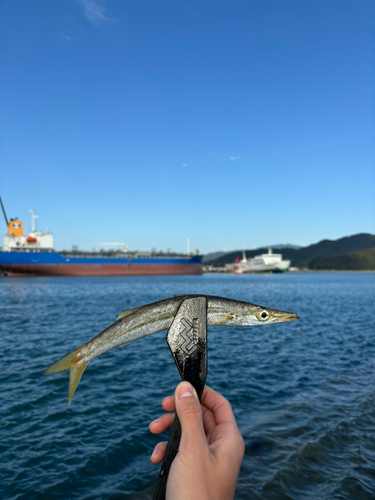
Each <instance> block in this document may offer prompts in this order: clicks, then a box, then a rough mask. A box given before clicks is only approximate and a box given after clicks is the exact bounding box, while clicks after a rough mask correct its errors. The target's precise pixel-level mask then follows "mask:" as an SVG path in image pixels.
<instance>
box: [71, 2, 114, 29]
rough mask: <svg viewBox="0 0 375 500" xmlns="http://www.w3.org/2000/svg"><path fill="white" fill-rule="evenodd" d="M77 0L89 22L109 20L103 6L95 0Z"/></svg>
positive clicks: (96, 22)
mask: <svg viewBox="0 0 375 500" xmlns="http://www.w3.org/2000/svg"><path fill="white" fill-rule="evenodd" d="M78 1H79V3H80V4H81V5H82V7H83V13H84V14H85V16H86V17H87V19H88V20H89V21H90V22H91V23H93V24H99V23H101V22H104V21H108V20H109V18H108V17H107V16H106V15H105V8H104V7H103V6H101V5H99V4H98V2H97V1H96V0H78Z"/></svg>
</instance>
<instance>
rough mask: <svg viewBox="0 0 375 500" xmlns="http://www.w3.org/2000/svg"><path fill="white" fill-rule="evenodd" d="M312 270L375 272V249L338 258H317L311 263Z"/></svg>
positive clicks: (338, 256) (337, 256) (345, 254)
mask: <svg viewBox="0 0 375 500" xmlns="http://www.w3.org/2000/svg"><path fill="white" fill-rule="evenodd" d="M309 268H310V269H327V270H328V269H329V270H331V269H332V270H337V271H375V248H366V249H365V250H359V251H358V252H350V253H344V254H343V255H336V256H323V257H315V258H314V259H311V261H310V262H309Z"/></svg>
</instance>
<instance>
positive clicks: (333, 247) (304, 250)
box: [207, 233, 375, 267]
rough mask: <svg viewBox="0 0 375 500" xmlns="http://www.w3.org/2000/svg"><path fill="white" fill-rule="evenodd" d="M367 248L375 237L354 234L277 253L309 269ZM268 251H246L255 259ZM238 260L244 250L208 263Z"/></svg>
mask: <svg viewBox="0 0 375 500" xmlns="http://www.w3.org/2000/svg"><path fill="white" fill-rule="evenodd" d="M367 248H375V235H373V234H369V233H360V234H354V235H353V236H346V237H345V238H340V239H338V240H322V241H319V243H314V244H313V245H309V246H307V247H301V248H297V249H296V248H290V247H288V246H286V247H285V248H282V249H280V250H277V252H280V253H282V255H283V259H290V260H291V261H292V264H291V265H292V266H296V267H307V266H309V263H310V261H311V260H312V259H314V258H315V257H322V256H337V255H343V254H346V253H351V252H357V251H359V250H365V249H367ZM267 250H268V249H267V248H258V249H256V250H245V252H246V257H254V256H255V255H259V254H261V253H267ZM237 258H240V259H241V258H242V250H236V251H234V252H229V253H226V254H224V255H221V256H220V257H218V258H216V259H213V260H212V261H210V262H207V264H211V265H214V266H218V267H221V266H224V265H225V264H229V263H231V262H234V261H235V259H237Z"/></svg>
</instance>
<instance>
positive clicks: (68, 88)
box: [0, 0, 375, 253]
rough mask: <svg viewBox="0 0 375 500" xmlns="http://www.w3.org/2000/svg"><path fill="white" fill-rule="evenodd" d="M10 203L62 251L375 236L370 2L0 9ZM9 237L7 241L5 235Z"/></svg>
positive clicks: (15, 5)
mask: <svg viewBox="0 0 375 500" xmlns="http://www.w3.org/2000/svg"><path fill="white" fill-rule="evenodd" d="M0 14H1V68H0V69H1V82H0V83H1V90H0V91H1V102H0V104H1V112H0V119H1V129H0V140H1V142H0V162H1V163H0V194H1V196H2V198H3V202H4V203H5V207H6V210H7V215H8V217H13V216H18V217H20V218H22V219H23V220H24V221H25V223H26V228H27V229H29V228H30V225H31V224H30V218H29V209H36V210H37V212H38V214H39V216H40V218H39V219H38V225H39V227H40V228H41V229H46V228H47V227H48V228H49V229H50V230H51V231H52V232H53V233H54V237H55V247H56V248H57V249H63V248H66V249H67V248H70V247H71V246H72V245H74V244H78V245H79V247H80V248H82V249H90V248H91V247H94V246H95V245H97V243H99V242H105V241H124V242H126V243H127V245H128V247H129V248H130V249H144V250H147V249H151V248H152V247H155V248H157V249H163V250H166V249H167V248H171V249H173V250H176V251H183V250H185V248H186V238H190V241H191V248H192V249H193V250H195V249H196V248H199V249H200V250H201V251H202V252H204V253H206V252H210V251H216V250H224V249H226V250H230V249H237V248H243V247H245V248H254V247H259V246H262V245H268V244H277V243H292V244H296V245H308V244H310V243H314V242H317V241H319V240H321V239H324V238H329V239H336V238H340V237H342V236H347V235H351V234H355V233H359V232H372V233H374V232H375V201H374V200H375V173H374V170H375V169H374V164H375V161H374V160H375V151H374V144H375V123H374V111H375V106H374V89H375V63H374V61H375V49H374V47H375V43H374V42H375V21H374V19H375V4H374V2H373V1H367V0H350V1H347V0H338V1H335V0H329V1H327V0H304V1H303V0H298V1H297V0H294V1H289V0H283V1H282V2H280V1H279V0H257V1H253V0H246V1H244V0H238V1H235V0H231V1H229V0H225V1H222V0H215V1H211V0H205V1H203V2H202V1H201V0H200V1H196V0H190V1H182V0H157V1H156V0H153V1H151V0H137V1H133V2H131V1H125V0H124V1H115V0H106V1H105V0H103V1H99V0H64V1H53V2H51V1H50V0H33V1H30V0H3V1H2V3H1V13H0ZM0 223H1V224H2V225H1V227H2V231H4V232H5V225H4V224H3V223H2V222H0Z"/></svg>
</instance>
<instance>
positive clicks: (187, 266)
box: [0, 252, 202, 276]
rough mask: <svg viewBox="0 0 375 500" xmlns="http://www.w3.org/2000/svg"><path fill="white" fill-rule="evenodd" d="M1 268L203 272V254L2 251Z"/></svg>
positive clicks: (13, 271)
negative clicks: (144, 254) (137, 255)
mask: <svg viewBox="0 0 375 500" xmlns="http://www.w3.org/2000/svg"><path fill="white" fill-rule="evenodd" d="M0 270H1V271H3V272H4V273H5V274H7V275H10V276H16V275H17V276H21V275H22V276H25V275H29V276H30V275H32V276H40V275H44V276H124V275H161V274H201V273H202V256H200V255H195V256H193V257H188V256H176V257H174V256H173V257H172V256H170V257H168V256H165V257H163V256H161V257H159V256H157V257H156V256H151V257H136V256H135V257H133V256H126V257H118V256H115V257H110V256H106V255H103V254H96V255H95V254H94V255H92V254H89V253H88V254H81V255H78V256H74V255H72V254H62V253H59V252H0Z"/></svg>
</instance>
